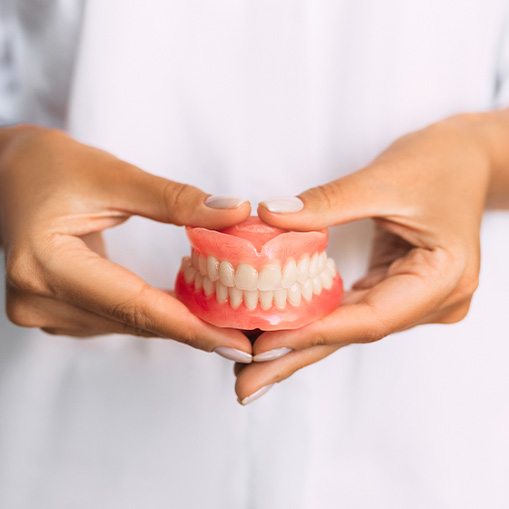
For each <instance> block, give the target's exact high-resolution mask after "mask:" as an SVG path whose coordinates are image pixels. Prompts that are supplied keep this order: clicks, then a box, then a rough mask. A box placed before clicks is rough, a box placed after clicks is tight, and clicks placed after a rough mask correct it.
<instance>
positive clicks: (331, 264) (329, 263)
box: [327, 258, 336, 276]
mask: <svg viewBox="0 0 509 509" xmlns="http://www.w3.org/2000/svg"><path fill="white" fill-rule="evenodd" d="M327 268H328V269H329V270H330V272H331V274H332V275H333V276H334V274H336V262H335V261H334V260H333V259H332V258H327Z"/></svg>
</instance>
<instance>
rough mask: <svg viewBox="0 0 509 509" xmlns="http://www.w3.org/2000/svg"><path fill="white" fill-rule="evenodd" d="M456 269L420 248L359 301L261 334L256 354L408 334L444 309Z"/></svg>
mask: <svg viewBox="0 0 509 509" xmlns="http://www.w3.org/2000/svg"><path fill="white" fill-rule="evenodd" d="M452 267H454V264H453V263H452V262H451V261H450V260H449V257H448V255H447V254H445V253H444V252H441V251H435V252H428V251H426V250H421V249H415V250H413V252H412V253H410V254H409V255H407V256H406V257H405V258H404V259H402V260H400V261H398V262H397V263H395V264H393V266H391V268H390V269H389V272H388V277H387V278H386V279H385V280H383V281H382V282H380V283H379V284H378V285H376V286H375V287H373V288H372V289H370V290H368V291H366V292H365V293H364V295H363V297H362V298H361V299H360V300H359V301H358V302H356V303H353V304H348V305H342V306H341V307H339V308H338V309H337V310H336V311H334V312H332V313H331V314H330V315H328V316H326V317H325V318H323V319H321V320H318V321H316V322H314V323H312V324H310V325H308V326H307V327H304V328H302V329H298V330H292V331H276V332H266V333H264V334H262V335H261V336H260V337H259V338H258V339H257V341H256V342H255V344H254V345H253V352H254V355H255V356H256V355H259V354H261V353H265V352H268V351H271V350H275V349H278V348H291V349H292V350H302V349H305V348H309V347H311V346H319V345H337V346H342V345H346V344H349V343H362V342H370V341H376V340H378V339H381V338H382V337H385V336H387V335H388V334H390V333H392V332H396V331H400V330H403V329H406V328H408V327H410V326H412V325H414V324H416V323H419V322H420V321H421V320H422V317H423V316H428V315H429V314H430V313H431V312H432V311H433V310H436V309H439V308H440V307H441V305H442V304H443V303H444V301H445V300H446V299H447V297H448V296H449V295H450V294H451V293H452V292H453V290H454V288H455V285H456V280H457V277H456V275H455V274H454V270H453V269H452ZM255 360H256V358H255Z"/></svg>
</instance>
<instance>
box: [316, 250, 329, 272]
mask: <svg viewBox="0 0 509 509" xmlns="http://www.w3.org/2000/svg"><path fill="white" fill-rule="evenodd" d="M326 263H327V253H326V252H325V251H322V252H321V253H320V255H319V256H318V272H317V274H320V272H322V270H323V269H324V268H325V265H326Z"/></svg>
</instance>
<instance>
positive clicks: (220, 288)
mask: <svg viewBox="0 0 509 509" xmlns="http://www.w3.org/2000/svg"><path fill="white" fill-rule="evenodd" d="M216 300H217V302H219V304H224V303H225V302H226V301H227V300H228V288H226V286H224V285H223V284H221V283H220V282H219V281H217V283H216Z"/></svg>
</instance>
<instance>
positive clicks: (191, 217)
mask: <svg viewBox="0 0 509 509" xmlns="http://www.w3.org/2000/svg"><path fill="white" fill-rule="evenodd" d="M117 167H118V169H117V170H116V171H115V172H114V173H113V175H112V178H110V179H108V180H107V182H105V183H104V184H103V185H102V192H103V193H104V198H105V199H106V200H107V201H108V202H110V203H111V205H112V206H113V207H114V208H115V209H117V210H120V211H124V212H126V213H127V214H129V215H130V214H137V215H140V216H144V217H148V218H151V219H155V220H157V221H162V222H165V223H172V224H176V225H188V226H203V227H204V228H212V229H220V228H225V227H227V226H231V225H234V224H237V223H240V222H241V221H243V220H244V219H246V218H247V217H248V216H249V213H250V210H251V206H250V204H249V202H248V201H246V200H242V199H239V198H236V197H233V196H228V197H216V198H218V199H210V198H211V197H209V195H207V194H206V193H204V192H203V191H202V190H200V189H198V188H197V187H194V186H191V185H188V184H182V183H180V182H174V181H171V180H167V179H164V178H162V177H157V176H155V175H152V174H150V173H147V172H144V171H142V170H140V169H139V168H137V167H135V166H133V165H129V164H125V163H122V164H119V165H117V166H116V167H115V168H117Z"/></svg>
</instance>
